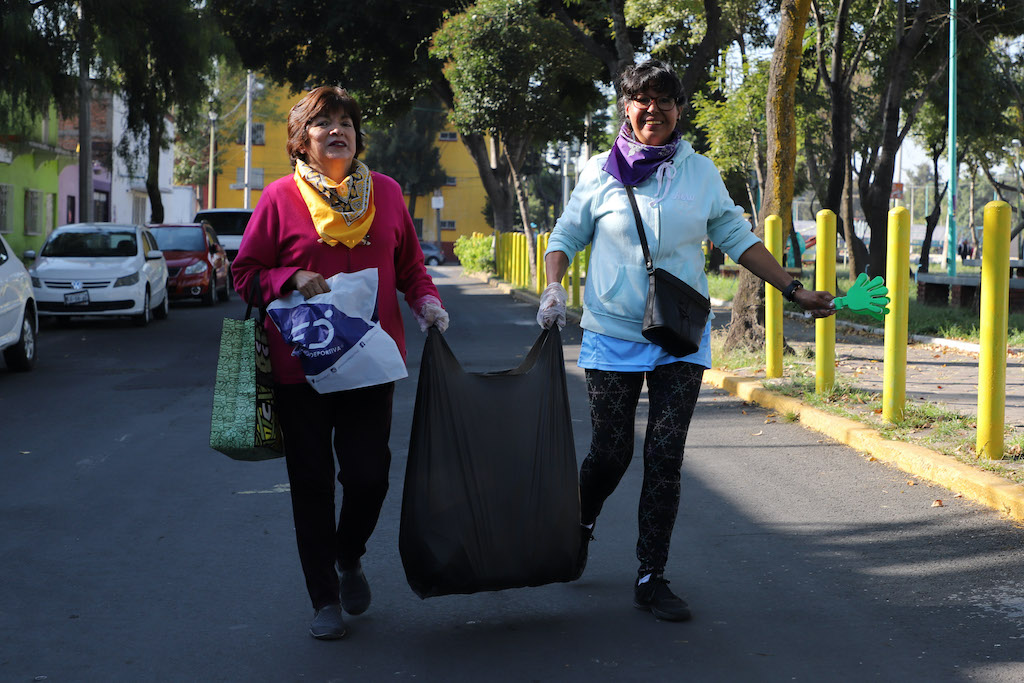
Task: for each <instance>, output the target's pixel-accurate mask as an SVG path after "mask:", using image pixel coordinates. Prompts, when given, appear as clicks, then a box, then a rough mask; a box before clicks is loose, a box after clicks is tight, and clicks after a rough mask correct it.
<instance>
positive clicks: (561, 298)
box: [537, 282, 569, 330]
mask: <svg viewBox="0 0 1024 683" xmlns="http://www.w3.org/2000/svg"><path fill="white" fill-rule="evenodd" d="M568 299H569V295H568V294H566V292H565V287H563V286H562V283H560V282H552V283H551V284H550V285H548V286H547V287H545V288H544V291H543V292H542V293H541V295H540V308H538V309H537V324H538V325H540V326H541V327H543V328H544V329H545V330H547V329H550V328H551V326H552V325H554V324H556V323H557V325H558V329H562V328H563V327H565V302H566V301H567V300H568Z"/></svg>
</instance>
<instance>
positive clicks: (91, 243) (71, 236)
mask: <svg viewBox="0 0 1024 683" xmlns="http://www.w3.org/2000/svg"><path fill="white" fill-rule="evenodd" d="M138 253H139V247H138V244H137V243H136V240H135V233H134V232H132V231H128V230H125V231H123V232H121V231H118V232H114V231H106V230H104V231H102V232H101V231H95V232H88V231H82V230H73V231H67V232H58V233H56V234H54V235H53V236H52V237H50V239H49V240H47V242H46V244H45V245H44V246H43V251H42V256H63V257H72V258H76V257H77V258H81V257H85V258H91V257H98V256H135V255H136V254H138Z"/></svg>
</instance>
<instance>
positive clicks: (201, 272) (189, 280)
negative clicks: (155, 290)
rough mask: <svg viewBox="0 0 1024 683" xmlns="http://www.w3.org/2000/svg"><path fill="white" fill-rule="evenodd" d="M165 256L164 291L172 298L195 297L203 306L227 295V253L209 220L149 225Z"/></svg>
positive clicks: (224, 299) (222, 299) (228, 285)
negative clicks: (207, 221)
mask: <svg viewBox="0 0 1024 683" xmlns="http://www.w3.org/2000/svg"><path fill="white" fill-rule="evenodd" d="M149 229H150V231H152V233H153V236H154V237H156V243H157V246H159V247H160V250H161V251H162V252H163V253H164V259H166V260H167V291H168V292H170V295H171V298H172V299H190V298H199V299H201V300H202V302H203V303H204V304H205V305H207V306H212V305H213V303H214V295H215V293H216V297H217V300H218V301H227V300H228V298H229V296H230V287H231V283H230V280H229V270H228V256H227V253H225V251H224V247H222V246H221V244H220V240H219V239H218V238H217V233H216V232H214V230H213V228H212V227H210V224H209V223H206V222H203V223H181V224H174V225H172V224H169V223H161V224H159V225H150V226H149Z"/></svg>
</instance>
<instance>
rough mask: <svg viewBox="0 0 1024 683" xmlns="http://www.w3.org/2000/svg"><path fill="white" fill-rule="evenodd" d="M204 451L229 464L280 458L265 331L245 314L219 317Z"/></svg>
mask: <svg viewBox="0 0 1024 683" xmlns="http://www.w3.org/2000/svg"><path fill="white" fill-rule="evenodd" d="M250 309H251V307H250ZM260 317H262V316H260ZM210 447H211V448H213V449H214V450H215V451H219V452H221V453H223V454H224V455H226V456H228V457H230V458H234V459H235V460H248V461H256V460H270V459H271V458H280V457H281V456H283V455H284V442H283V441H282V440H281V428H280V425H279V424H278V421H277V411H276V410H275V408H274V393H273V379H272V377H271V373H270V347H269V346H268V344H267V333H266V330H264V329H263V325H262V324H261V323H260V321H258V320H254V319H252V318H250V317H249V311H246V314H245V320H235V319H233V318H225V319H224V323H223V325H222V327H221V333H220V356H219V357H218V359H217V379H216V382H215V384H214V388H213V415H212V417H211V420H210Z"/></svg>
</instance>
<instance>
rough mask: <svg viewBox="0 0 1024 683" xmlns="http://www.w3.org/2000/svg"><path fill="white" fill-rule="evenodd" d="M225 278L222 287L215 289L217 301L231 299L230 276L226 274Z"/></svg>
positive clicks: (222, 301) (223, 301)
mask: <svg viewBox="0 0 1024 683" xmlns="http://www.w3.org/2000/svg"><path fill="white" fill-rule="evenodd" d="M225 280H227V281H225V282H224V288H223V289H218V290H217V301H220V302H221V303H225V302H227V301H230V300H231V282H230V280H231V276H228V277H227V278H225Z"/></svg>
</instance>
